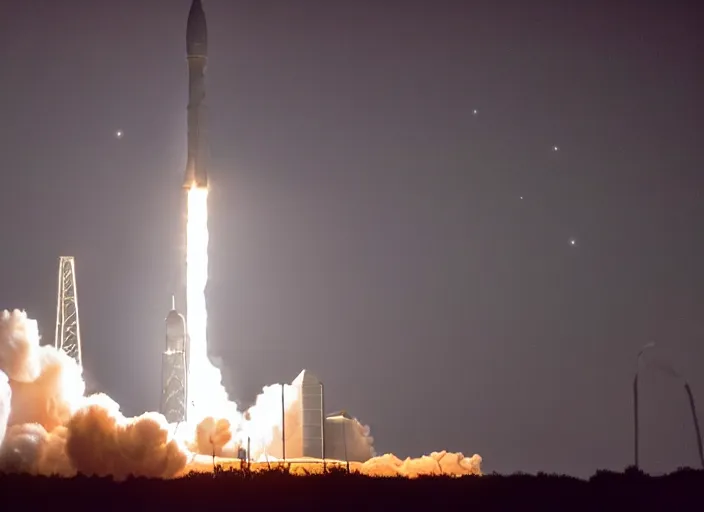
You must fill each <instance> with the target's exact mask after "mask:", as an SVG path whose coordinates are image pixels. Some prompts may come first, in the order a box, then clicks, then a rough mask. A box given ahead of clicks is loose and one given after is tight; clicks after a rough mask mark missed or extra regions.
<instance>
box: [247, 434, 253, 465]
mask: <svg viewBox="0 0 704 512" xmlns="http://www.w3.org/2000/svg"><path fill="white" fill-rule="evenodd" d="M251 441H252V440H251V438H250V437H249V436H247V471H249V468H250V467H251V465H252V456H251V453H252V451H251V450H252V442H251Z"/></svg>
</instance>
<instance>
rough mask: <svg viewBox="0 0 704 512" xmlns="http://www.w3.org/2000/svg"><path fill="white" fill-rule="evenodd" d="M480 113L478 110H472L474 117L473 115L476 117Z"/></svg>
mask: <svg viewBox="0 0 704 512" xmlns="http://www.w3.org/2000/svg"><path fill="white" fill-rule="evenodd" d="M478 113H479V111H478V110H477V109H476V108H475V109H474V110H472V115H473V116H476V115H477V114H478Z"/></svg>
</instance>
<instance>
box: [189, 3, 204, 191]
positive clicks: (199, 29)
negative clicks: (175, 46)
mask: <svg viewBox="0 0 704 512" xmlns="http://www.w3.org/2000/svg"><path fill="white" fill-rule="evenodd" d="M186 56H187V61H188V160H187V162H186V175H185V177H184V181H183V187H184V188H186V189H190V188H191V187H192V186H193V185H195V186H197V187H207V186H208V169H207V165H208V163H207V158H208V142H207V127H206V122H207V119H206V115H207V111H206V107H205V68H206V64H207V62H208V26H207V24H206V22H205V12H204V11H203V4H202V3H201V0H193V3H192V4H191V10H190V12H189V13H188V25H187V27H186Z"/></svg>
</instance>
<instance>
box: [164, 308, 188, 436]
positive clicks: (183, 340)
mask: <svg viewBox="0 0 704 512" xmlns="http://www.w3.org/2000/svg"><path fill="white" fill-rule="evenodd" d="M165 323H166V347H165V350H164V353H163V355H162V358H161V380H162V383H161V413H162V414H163V415H164V416H165V417H166V421H168V422H169V423H180V422H182V421H186V410H187V407H186V404H187V401H186V400H187V398H186V397H187V379H186V376H187V367H186V346H187V338H188V336H187V334H186V321H185V320H184V318H183V316H182V315H181V314H180V313H179V312H178V311H176V301H175V299H174V298H173V297H172V299H171V311H169V314H168V315H167V316H166V320H165Z"/></svg>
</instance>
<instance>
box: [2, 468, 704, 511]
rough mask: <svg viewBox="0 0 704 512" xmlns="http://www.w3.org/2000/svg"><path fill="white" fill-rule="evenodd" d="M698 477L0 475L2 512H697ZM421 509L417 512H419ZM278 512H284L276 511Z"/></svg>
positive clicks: (702, 491) (702, 488)
mask: <svg viewBox="0 0 704 512" xmlns="http://www.w3.org/2000/svg"><path fill="white" fill-rule="evenodd" d="M703 500H704V471H693V470H681V471H678V472H676V473H672V474H670V475H667V476H661V477H649V476H646V475H643V474H642V473H639V472H637V471H632V470H628V471H626V473H610V472H599V473H597V474H596V475H595V476H593V477H592V478H591V479H590V480H589V481H585V480H578V479H575V478H570V477H564V476H552V475H538V476H529V475H512V476H499V475H486V476H482V477H476V476H474V477H463V478H450V477H427V478H419V479H416V480H407V479H402V478H372V477H365V476H360V475H357V474H347V473H344V472H334V473H330V474H326V475H314V476H305V477H296V476H291V475H288V474H285V473H284V472H280V471H271V472H267V473H260V474H247V473H246V472H234V471H233V472H221V473H219V474H217V475H216V476H213V475H212V474H211V475H204V474H198V475H195V474H194V475H191V476H188V477H185V478H181V479H178V480H149V479H142V478H133V479H128V480H126V481H124V482H114V481H113V480H112V479H110V478H97V477H76V478H73V479H60V478H45V477H32V476H25V475H0V504H2V510H18V509H19V508H15V507H22V510H50V508H49V507H51V509H54V510H55V509H56V508H57V507H59V508H61V510H71V512H75V511H77V510H91V511H93V510H97V511H101V512H102V511H105V510H123V511H132V510H146V509H151V510H154V509H155V508H156V509H158V510H222V509H225V510H235V509H240V510H273V509H275V508H277V507H279V506H281V507H287V510H326V511H331V512H336V511H339V510H359V511H366V510H382V509H383V510H422V509H425V510H438V509H442V508H444V507H448V506H451V507H454V506H457V507H458V509H460V510H472V509H474V510H518V511H522V510H541V511H544V510H560V511H572V510H590V511H595V510H633V511H643V510H668V511H675V510H704V501H703ZM421 507H422V508H421ZM280 510H283V509H280Z"/></svg>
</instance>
